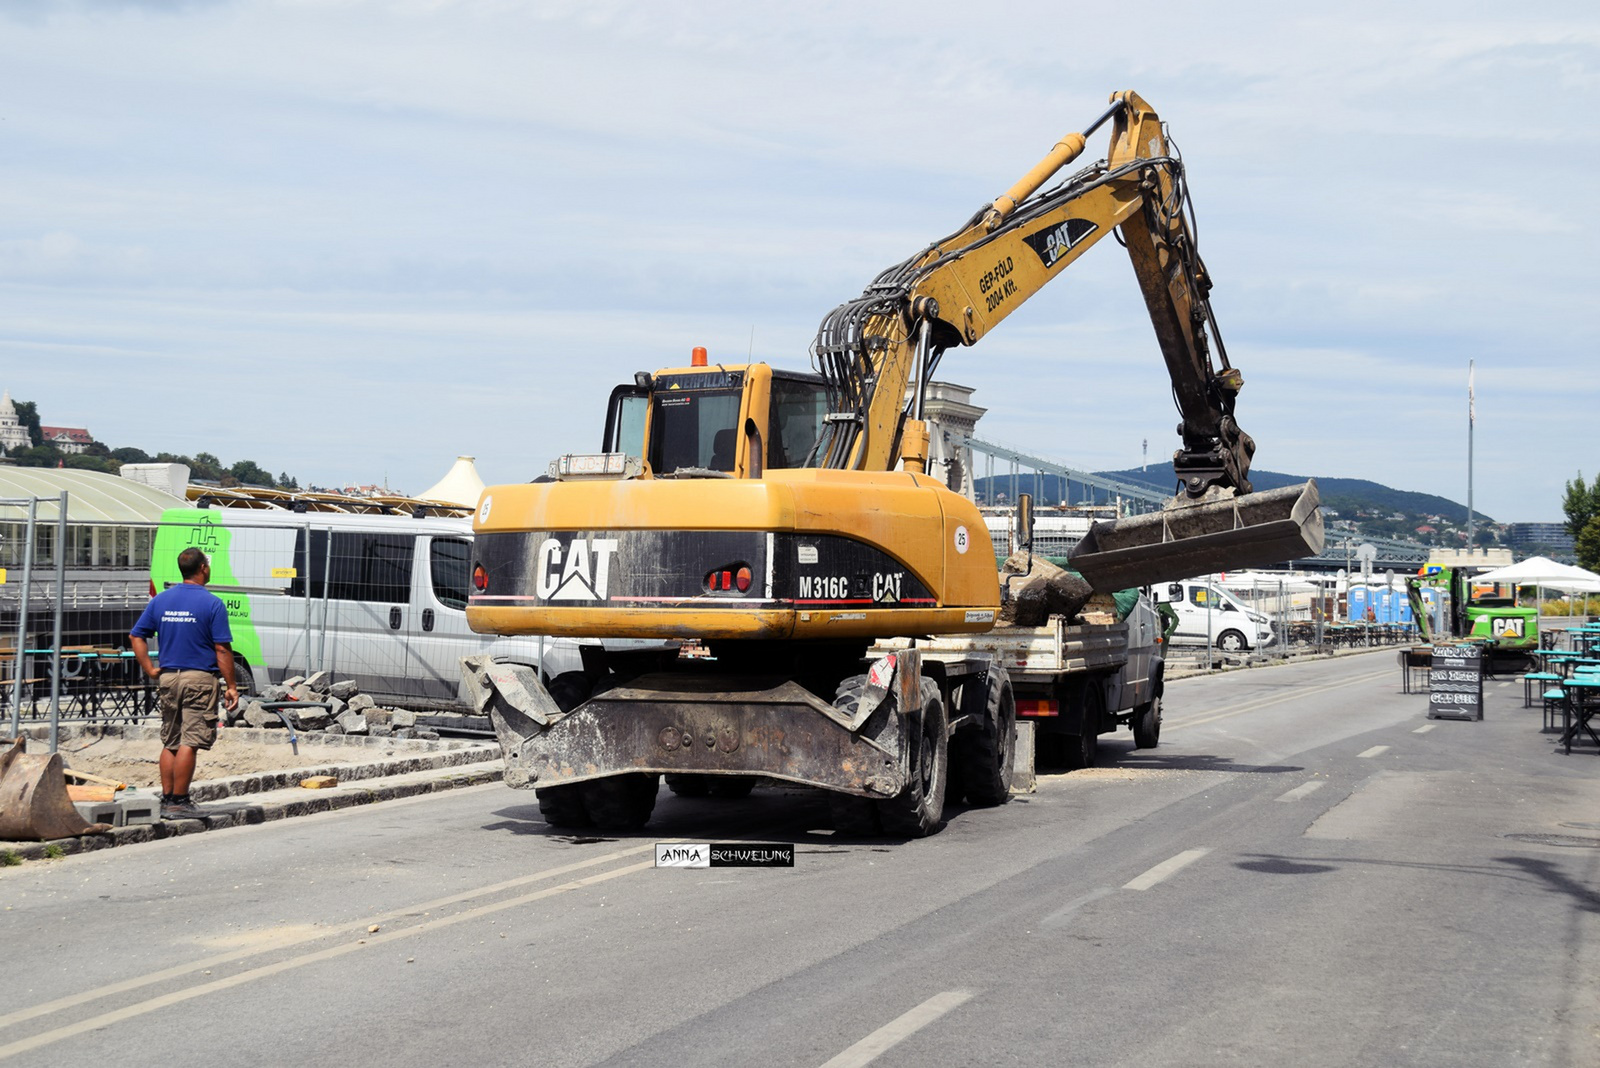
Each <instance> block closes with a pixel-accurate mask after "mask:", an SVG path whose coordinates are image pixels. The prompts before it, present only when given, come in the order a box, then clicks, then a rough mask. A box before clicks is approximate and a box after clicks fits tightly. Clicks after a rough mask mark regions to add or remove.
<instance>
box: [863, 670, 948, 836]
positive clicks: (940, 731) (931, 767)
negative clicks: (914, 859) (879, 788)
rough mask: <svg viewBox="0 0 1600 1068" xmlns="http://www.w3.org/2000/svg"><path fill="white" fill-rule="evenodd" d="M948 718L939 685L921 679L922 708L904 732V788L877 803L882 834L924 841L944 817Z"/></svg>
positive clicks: (937, 827) (930, 680)
mask: <svg viewBox="0 0 1600 1068" xmlns="http://www.w3.org/2000/svg"><path fill="white" fill-rule="evenodd" d="M949 723H950V718H949V715H948V714H947V713H946V712H945V707H944V698H943V696H941V695H940V693H939V684H938V683H936V682H934V681H933V680H932V679H923V680H922V707H921V708H920V709H918V711H917V715H916V716H915V717H914V718H913V720H912V721H911V723H910V730H909V731H908V732H907V734H908V737H909V741H910V745H911V750H910V752H909V753H908V754H907V756H908V760H907V764H908V770H909V772H910V774H909V775H908V776H907V779H908V781H907V782H906V788H905V789H904V790H902V791H900V793H898V794H896V795H895V796H894V797H889V798H885V799H884V800H882V801H879V802H878V821H879V822H880V823H882V824H883V830H884V833H885V834H892V835H904V836H905V837H907V838H926V837H927V836H928V835H930V834H932V833H933V832H934V831H936V830H938V829H939V821H940V820H942V819H943V818H944V796H945V788H946V786H947V785H948V784H949V778H950V728H949Z"/></svg>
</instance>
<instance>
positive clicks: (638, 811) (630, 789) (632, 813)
mask: <svg viewBox="0 0 1600 1068" xmlns="http://www.w3.org/2000/svg"><path fill="white" fill-rule="evenodd" d="M580 786H581V788H582V790H583V807H584V808H585V809H586V810H587V811H588V813H589V819H591V820H592V821H594V825H595V826H596V827H598V828H600V829H601V830H603V831H637V830H638V829H639V828H640V827H643V826H644V825H645V824H646V823H648V822H649V821H650V813H652V812H654V811H655V807H656V793H657V791H658V790H659V789H660V786H661V776H659V775H653V774H645V773H643V772H634V773H630V774H627V775H610V776H607V777H606V778H604V779H590V780H589V781H588V782H585V783H581V784H580Z"/></svg>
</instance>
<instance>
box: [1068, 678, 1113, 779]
mask: <svg viewBox="0 0 1600 1068" xmlns="http://www.w3.org/2000/svg"><path fill="white" fill-rule="evenodd" d="M1082 700H1083V725H1082V726H1081V727H1080V728H1079V731H1080V733H1078V734H1069V735H1067V736H1066V738H1065V741H1066V754H1065V755H1066V759H1067V769H1068V770H1069V771H1076V770H1077V769H1079V768H1092V767H1094V762H1095V759H1096V758H1097V757H1098V756H1099V755H1100V724H1101V721H1102V720H1104V718H1105V708H1106V694H1105V690H1103V689H1102V688H1101V686H1100V683H1099V681H1098V680H1090V682H1089V684H1088V685H1087V686H1085V687H1084V690H1083V697H1082Z"/></svg>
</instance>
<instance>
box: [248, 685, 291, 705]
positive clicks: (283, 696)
mask: <svg viewBox="0 0 1600 1068" xmlns="http://www.w3.org/2000/svg"><path fill="white" fill-rule="evenodd" d="M256 696H258V697H260V698H261V699H262V700H263V701H287V700H288V699H289V691H288V690H286V689H285V688H284V687H282V686H278V685H273V686H263V687H262V688H261V692H260V693H259V694H257V695H256Z"/></svg>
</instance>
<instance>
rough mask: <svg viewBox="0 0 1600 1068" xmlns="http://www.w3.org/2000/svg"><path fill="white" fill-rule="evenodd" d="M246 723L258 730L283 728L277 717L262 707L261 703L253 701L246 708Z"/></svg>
mask: <svg viewBox="0 0 1600 1068" xmlns="http://www.w3.org/2000/svg"><path fill="white" fill-rule="evenodd" d="M244 721H245V722H246V723H248V724H250V726H252V727H255V728H257V729H260V728H263V727H281V726H283V723H282V722H281V721H280V720H279V719H278V717H277V716H275V715H274V714H272V713H271V712H268V711H267V710H266V709H265V708H263V707H262V706H261V702H260V701H251V702H250V703H249V704H247V705H245V706H244Z"/></svg>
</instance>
